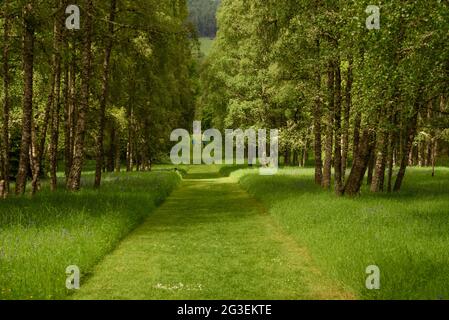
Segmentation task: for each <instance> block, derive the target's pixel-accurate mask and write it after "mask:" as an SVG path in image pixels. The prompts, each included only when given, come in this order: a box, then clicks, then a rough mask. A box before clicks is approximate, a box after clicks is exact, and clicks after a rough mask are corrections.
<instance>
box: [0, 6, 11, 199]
mask: <svg viewBox="0 0 449 320" xmlns="http://www.w3.org/2000/svg"><path fill="white" fill-rule="evenodd" d="M8 5H9V1H5V3H4V8H5V10H4V14H5V17H4V22H3V96H4V100H3V114H2V123H3V126H2V139H1V140H2V144H1V152H0V157H1V159H2V161H1V163H2V167H1V176H0V180H2V181H3V183H2V186H1V188H2V190H1V192H0V197H2V198H6V197H7V196H8V193H9V149H10V147H9V146H10V143H9V109H10V108H9V105H10V100H9V85H10V79H9V77H10V76H9V32H10V18H9V12H8V10H7V6H8Z"/></svg>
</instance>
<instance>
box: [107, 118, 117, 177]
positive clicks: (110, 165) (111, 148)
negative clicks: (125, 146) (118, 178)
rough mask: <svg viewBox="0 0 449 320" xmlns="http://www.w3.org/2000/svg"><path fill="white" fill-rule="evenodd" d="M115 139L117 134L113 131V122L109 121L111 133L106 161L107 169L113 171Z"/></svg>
mask: <svg viewBox="0 0 449 320" xmlns="http://www.w3.org/2000/svg"><path fill="white" fill-rule="evenodd" d="M116 139H117V135H116V132H115V124H114V123H113V121H111V133H110V140H111V141H110V145H109V152H108V163H107V169H108V172H114V168H115V165H114V161H115V153H116V151H115V149H116Z"/></svg>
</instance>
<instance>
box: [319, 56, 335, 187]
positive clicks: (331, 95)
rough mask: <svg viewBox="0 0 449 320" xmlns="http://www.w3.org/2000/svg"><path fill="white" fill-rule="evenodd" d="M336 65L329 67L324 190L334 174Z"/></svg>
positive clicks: (330, 64)
mask: <svg viewBox="0 0 449 320" xmlns="http://www.w3.org/2000/svg"><path fill="white" fill-rule="evenodd" d="M334 82H335V80H334V65H333V63H332V62H330V63H329V65H328V72H327V90H328V110H327V111H328V116H327V123H326V142H325V160H324V170H323V184H322V186H323V188H325V189H329V188H330V186H331V174H332V172H331V171H332V147H333V138H334V137H333V133H334V130H333V121H334V107H335V106H334V104H335V91H334V85H335V84H334Z"/></svg>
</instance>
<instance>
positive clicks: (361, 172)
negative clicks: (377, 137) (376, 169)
mask: <svg viewBox="0 0 449 320" xmlns="http://www.w3.org/2000/svg"><path fill="white" fill-rule="evenodd" d="M373 141H374V134H373V132H371V131H370V130H369V129H365V130H364V131H363V135H362V138H361V140H360V145H359V146H358V148H357V149H358V152H357V154H356V155H355V158H354V163H353V165H352V169H351V173H350V175H349V177H348V180H347V181H346V185H345V189H344V194H346V195H348V196H356V195H358V194H359V192H360V188H361V187H362V183H363V177H364V176H365V173H366V169H367V167H368V162H369V159H370V154H371V151H372V149H373V147H374V146H373Z"/></svg>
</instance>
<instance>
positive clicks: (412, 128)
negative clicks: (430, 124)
mask: <svg viewBox="0 0 449 320" xmlns="http://www.w3.org/2000/svg"><path fill="white" fill-rule="evenodd" d="M420 103H421V102H420V101H417V102H416V103H415V110H414V114H413V116H412V118H411V119H410V122H409V125H408V130H407V139H406V142H405V145H404V150H403V153H402V160H401V166H400V168H399V172H398V175H397V178H396V182H395V184H394V188H393V191H395V192H398V191H400V190H401V186H402V181H403V180H404V176H405V172H406V170H407V164H408V157H409V154H410V152H411V151H412V147H413V141H414V140H415V136H416V132H417V124H418V115H419V110H420Z"/></svg>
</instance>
